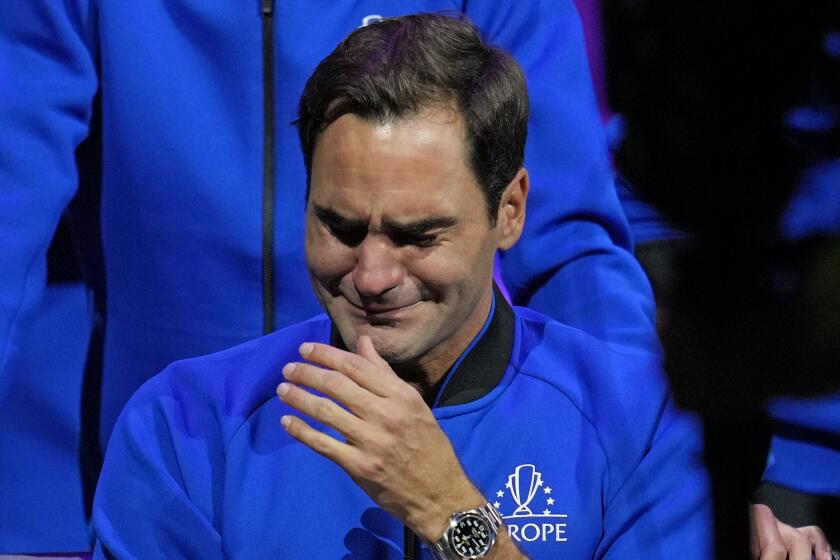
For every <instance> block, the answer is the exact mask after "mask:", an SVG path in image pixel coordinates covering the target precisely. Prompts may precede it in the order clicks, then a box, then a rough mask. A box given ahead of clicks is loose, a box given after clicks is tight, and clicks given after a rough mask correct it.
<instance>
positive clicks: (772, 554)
mask: <svg viewBox="0 0 840 560" xmlns="http://www.w3.org/2000/svg"><path fill="white" fill-rule="evenodd" d="M750 552H751V556H752V558H753V560H786V559H787V560H812V559H814V558H815V559H816V560H832V559H833V556H832V553H831V546H830V545H829V544H828V540H827V539H826V538H825V535H824V534H823V532H822V530H820V528H819V527H815V526H808V527H798V528H795V527H791V526H790V525H787V524H785V523H782V522H781V521H779V520H778V519H776V516H775V515H774V514H773V511H772V510H771V509H770V508H769V507H767V506H766V505H764V504H753V505H752V507H751V508H750Z"/></svg>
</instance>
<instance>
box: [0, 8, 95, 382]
mask: <svg viewBox="0 0 840 560" xmlns="http://www.w3.org/2000/svg"><path fill="white" fill-rule="evenodd" d="M94 20H95V15H94V6H93V3H92V1H91V0H5V1H3V2H0V263H2V265H0V393H2V392H4V391H5V390H7V389H8V387H7V386H6V385H7V382H8V380H7V379H6V378H7V377H8V376H5V375H3V371H4V368H5V367H6V365H7V364H8V363H9V360H10V359H11V358H12V356H13V355H14V354H15V353H16V351H17V348H18V344H19V342H18V341H17V337H20V336H23V332H24V331H25V329H24V325H25V322H26V321H27V320H28V318H27V317H28V316H29V315H30V314H31V312H32V310H33V309H34V308H35V306H36V305H37V303H38V302H39V300H40V298H41V296H42V294H43V291H44V286H45V283H46V253H47V248H48V247H49V244H50V241H51V239H52V236H53V234H54V232H55V229H56V226H57V224H58V222H59V219H60V217H61V214H62V212H63V211H64V208H65V206H66V205H67V203H68V202H69V200H70V199H71V198H72V197H73V194H74V193H75V191H76V189H77V183H78V178H77V175H78V173H77V169H76V160H75V150H76V147H77V146H78V145H79V144H80V143H81V142H82V140H83V139H84V138H85V136H86V135H87V133H88V126H89V121H90V116H91V110H92V109H91V106H92V100H93V97H94V95H95V93H96V88H97V73H96V63H95V55H94V52H95V49H94V42H95V21H94Z"/></svg>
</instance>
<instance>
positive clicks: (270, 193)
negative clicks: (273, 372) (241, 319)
mask: <svg viewBox="0 0 840 560" xmlns="http://www.w3.org/2000/svg"><path fill="white" fill-rule="evenodd" d="M261 2H262V4H261V9H260V11H261V15H262V41H263V48H262V60H263V196H262V315H263V334H268V333H270V332H272V331H273V330H274V205H275V194H274V192H275V178H274V163H275V161H274V159H275V157H274V150H275V144H276V140H275V135H274V130H275V128H274V113H275V108H274V102H275V100H274V0H261Z"/></svg>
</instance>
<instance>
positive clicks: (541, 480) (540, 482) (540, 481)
mask: <svg viewBox="0 0 840 560" xmlns="http://www.w3.org/2000/svg"><path fill="white" fill-rule="evenodd" d="M542 485H543V479H539V480H538V481H537V487H540V486H542Z"/></svg>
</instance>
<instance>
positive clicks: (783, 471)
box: [764, 159, 840, 496]
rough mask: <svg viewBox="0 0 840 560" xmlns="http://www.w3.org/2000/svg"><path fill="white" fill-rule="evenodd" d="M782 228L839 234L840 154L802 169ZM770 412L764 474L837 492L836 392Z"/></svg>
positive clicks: (839, 422) (782, 403)
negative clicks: (839, 157) (838, 157)
mask: <svg viewBox="0 0 840 560" xmlns="http://www.w3.org/2000/svg"><path fill="white" fill-rule="evenodd" d="M781 230H782V234H783V235H784V236H785V237H786V238H787V239H790V240H793V241H798V240H802V239H805V238H808V237H810V236H814V235H826V236H830V235H833V236H837V235H838V234H840V160H836V159H833V160H826V161H823V162H820V163H819V164H817V165H814V166H813V167H812V168H811V169H809V170H808V172H807V173H805V174H804V175H803V177H802V179H801V181H800V183H799V185H798V187H797V190H796V193H795V196H794V197H793V199H792V200H791V202H790V205H789V207H788V209H787V212H785V216H784V218H783V219H782V223H781ZM800 373H802V374H806V375H807V372H800ZM768 412H769V413H770V416H771V417H772V419H773V420H774V421H775V422H776V429H775V430H774V434H773V439H772V441H771V444H770V455H769V457H768V460H767V470H766V471H765V473H764V480H767V481H769V482H773V483H775V484H780V485H782V486H786V487H788V488H793V489H795V490H799V491H801V492H810V493H814V494H823V495H833V496H840V393H834V394H830V395H824V396H822V397H820V398H814V399H791V398H784V399H782V398H779V399H774V400H773V401H772V402H770V404H769V406H768Z"/></svg>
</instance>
